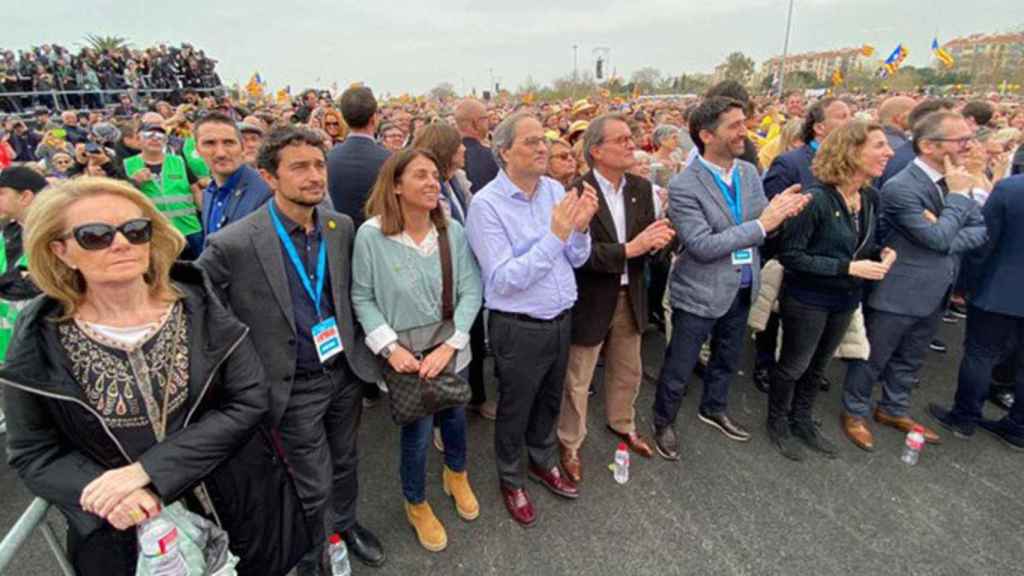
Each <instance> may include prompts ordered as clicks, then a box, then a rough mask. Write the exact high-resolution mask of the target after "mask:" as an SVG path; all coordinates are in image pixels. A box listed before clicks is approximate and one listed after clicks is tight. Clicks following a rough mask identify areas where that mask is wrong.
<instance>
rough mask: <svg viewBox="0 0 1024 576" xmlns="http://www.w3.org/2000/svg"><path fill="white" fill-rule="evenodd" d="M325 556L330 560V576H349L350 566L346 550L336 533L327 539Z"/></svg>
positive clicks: (350, 573) (350, 572)
mask: <svg viewBox="0 0 1024 576" xmlns="http://www.w3.org/2000/svg"><path fill="white" fill-rule="evenodd" d="M327 542H328V544H329V546H328V548H327V554H328V556H329V557H330V559H331V576H351V575H352V565H351V564H349V561H348V548H346V547H345V542H343V541H342V539H341V536H340V535H339V534H337V533H334V534H331V537H330V538H328V539H327Z"/></svg>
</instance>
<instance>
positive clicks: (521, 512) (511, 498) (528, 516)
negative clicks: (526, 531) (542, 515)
mask: <svg viewBox="0 0 1024 576" xmlns="http://www.w3.org/2000/svg"><path fill="white" fill-rule="evenodd" d="M501 499H502V500H504V501H505V508H507V509H508V513H509V514H511V515H512V519H513V520H515V521H516V522H518V523H519V524H521V525H523V526H531V525H532V524H533V523H534V522H535V521H536V520H537V516H536V514H534V511H533V504H531V503H530V497H529V496H527V495H526V490H523V489H522V488H508V487H506V486H502V487H501Z"/></svg>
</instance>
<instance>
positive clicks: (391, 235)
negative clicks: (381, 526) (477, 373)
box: [352, 149, 483, 552]
mask: <svg viewBox="0 0 1024 576" xmlns="http://www.w3.org/2000/svg"><path fill="white" fill-rule="evenodd" d="M437 166H438V163H437V161H436V160H435V159H434V157H433V155H432V154H431V153H430V152H428V151H426V150H421V149H406V150H401V151H399V152H396V153H394V154H392V155H391V157H390V158H388V160H387V161H386V162H385V163H384V165H383V166H382V167H381V170H380V174H379V176H378V178H377V184H376V185H375V186H374V189H373V192H372V193H371V195H370V199H369V200H368V202H367V206H366V216H367V220H366V222H365V223H363V225H362V226H360V227H359V231H358V232H357V234H356V240H355V248H354V252H353V256H352V305H353V308H354V309H355V313H356V317H357V318H358V319H359V323H360V324H362V326H363V329H364V331H365V332H366V343H367V345H368V346H369V347H370V350H372V351H373V352H374V353H375V354H378V355H380V356H381V357H383V358H386V359H387V362H388V363H389V364H390V365H391V367H392V368H393V369H394V370H395V371H397V372H406V373H416V372H418V373H419V374H420V375H421V376H422V377H424V378H433V377H435V376H437V375H438V374H440V373H441V372H442V371H443V370H445V369H452V370H454V371H456V372H462V371H463V370H465V368H466V367H467V366H469V361H470V346H469V331H470V329H471V328H472V326H473V321H474V320H475V318H476V315H477V313H478V312H479V311H480V305H481V302H482V299H483V288H482V286H481V283H480V271H479V269H478V268H477V264H476V261H475V260H474V258H473V254H472V252H471V251H470V248H469V244H468V243H467V241H466V238H465V236H464V234H463V229H462V226H460V225H459V223H458V222H456V221H454V220H449V219H448V217H447V216H446V215H445V212H444V210H443V208H442V207H441V205H440V203H439V199H440V196H441V185H440V182H441V179H442V175H440V174H439V172H438V167H437ZM439 234H445V235H447V237H448V241H449V244H450V246H451V259H452V276H453V280H454V283H453V294H454V303H453V304H454V312H455V314H454V319H453V321H452V323H453V324H454V331H452V330H451V328H452V327H451V326H442V324H443V323H442V319H441V291H442V281H441V258H440V255H439V247H438V238H439ZM439 329H441V330H447V332H445V334H449V333H450V336H448V337H447V339H445V340H444V341H443V343H441V344H440V345H439V346H438V347H437V348H435V349H434V350H433V351H432V352H430V353H429V354H427V355H426V356H425V357H423V358H417V357H416V356H414V355H413V354H412V353H411V352H410V351H409V350H407V349H405V348H404V347H403V346H402V345H401V344H400V340H401V341H416V340H417V339H423V338H425V337H429V335H432V334H436V333H437V332H438V330H439ZM437 416H438V419H439V420H440V425H441V434H442V437H443V438H444V448H445V450H444V460H445V467H444V472H443V476H442V481H443V485H444V491H445V493H446V494H449V495H450V496H452V498H453V499H454V501H455V508H456V511H457V512H458V514H459V515H460V516H461V517H462V518H463V519H465V520H473V519H475V518H476V517H477V516H478V515H479V514H480V507H479V504H478V503H477V500H476V496H474V494H473V490H472V488H471V487H470V485H469V477H468V475H467V473H466V413H465V409H464V408H463V407H461V406H458V407H454V408H448V409H446V410H442V411H441V412H439V413H438V415H437ZM433 420H434V417H433V416H432V415H431V416H426V417H424V418H421V419H420V420H418V421H416V422H413V423H411V424H406V425H404V426H402V450H401V454H402V462H401V476H402V493H403V495H404V496H405V512H406V517H407V518H408V519H409V523H410V524H412V526H413V528H415V530H416V534H417V536H418V538H419V541H420V544H422V545H423V547H424V548H426V549H427V550H430V551H434V552H437V551H440V550H443V549H444V548H445V547H446V546H447V544H448V537H447V535H446V533H445V530H444V526H442V525H441V522H440V521H439V520H438V519H437V517H436V516H434V513H433V511H432V510H431V508H430V504H429V503H427V501H426V496H425V489H424V484H425V480H426V461H427V447H428V445H429V443H430V438H431V429H432V422H433Z"/></svg>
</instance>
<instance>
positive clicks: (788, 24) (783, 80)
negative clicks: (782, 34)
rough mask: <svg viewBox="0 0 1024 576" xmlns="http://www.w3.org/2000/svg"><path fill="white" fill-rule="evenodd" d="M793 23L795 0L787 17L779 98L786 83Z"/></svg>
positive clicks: (790, 4)
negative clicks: (787, 58) (790, 34)
mask: <svg viewBox="0 0 1024 576" xmlns="http://www.w3.org/2000/svg"><path fill="white" fill-rule="evenodd" d="M792 25H793V0H789V16H787V17H786V40H785V42H784V43H783V44H782V62H781V63H780V64H779V98H782V94H783V90H784V89H785V85H786V56H788V55H789V30H790V28H791V27H792Z"/></svg>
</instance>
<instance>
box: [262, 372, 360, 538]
mask: <svg viewBox="0 0 1024 576" xmlns="http://www.w3.org/2000/svg"><path fill="white" fill-rule="evenodd" d="M340 363H342V364H343V363H344V361H342V362H340ZM362 399H363V396H362V391H361V389H360V382H359V380H358V379H356V378H355V376H354V375H352V374H351V373H350V372H349V371H348V370H347V369H336V370H332V371H330V372H326V373H324V374H322V375H319V376H316V377H312V378H308V379H300V378H296V379H295V382H294V384H293V385H292V394H291V398H290V400H289V401H288V407H287V408H286V409H285V412H284V415H283V416H282V418H281V425H280V428H279V430H280V434H281V442H282V444H283V446H284V451H285V455H286V456H287V457H288V464H289V466H290V467H291V469H292V471H293V474H294V476H295V484H296V490H297V491H298V493H299V499H300V500H301V501H302V506H303V508H304V509H305V511H306V514H307V515H308V516H310V517H321V518H323V522H324V525H325V528H326V530H327V532H328V534H329V533H331V532H341V531H344V530H347V529H348V528H350V527H351V526H352V524H354V523H355V519H356V500H357V496H358V492H359V476H358V473H357V472H358V470H357V467H358V466H357V465H358V461H359V456H358V451H357V449H356V448H357V443H356V441H357V439H358V430H359V421H360V418H361V416H362V409H363V404H362Z"/></svg>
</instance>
